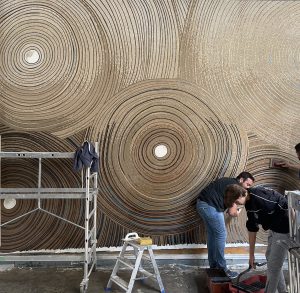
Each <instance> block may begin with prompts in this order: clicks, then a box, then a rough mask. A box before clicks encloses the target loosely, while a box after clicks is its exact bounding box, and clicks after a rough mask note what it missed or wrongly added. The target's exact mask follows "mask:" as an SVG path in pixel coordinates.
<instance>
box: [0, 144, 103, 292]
mask: <svg viewBox="0 0 300 293" xmlns="http://www.w3.org/2000/svg"><path fill="white" fill-rule="evenodd" d="M98 148H99V145H98V143H95V149H96V152H97V153H98V154H99V150H98ZM0 150H1V149H0ZM74 155H75V153H74V152H1V151H0V169H1V158H10V159H19V158H22V159H24V158H28V159H38V160H39V167H38V183H37V188H1V185H0V199H4V200H5V199H36V200H37V201H38V204H37V208H35V209H33V210H31V211H29V212H27V213H24V214H23V215H20V216H18V217H15V218H14V219H11V220H9V221H7V222H4V223H2V222H1V205H0V247H1V228H2V227H3V226H5V225H7V224H9V223H11V222H13V221H16V220H18V219H20V218H22V217H24V216H26V215H29V214H31V213H34V212H36V211H42V212H45V213H47V214H49V215H51V216H53V217H56V218H58V219H60V220H63V221H65V222H67V223H69V224H72V225H75V226H76V227H78V228H81V229H84V257H83V259H82V258H81V259H82V260H83V272H84V276H83V280H82V282H81V283H80V292H81V293H85V292H87V288H88V282H89V276H90V274H91V272H92V271H95V270H96V265H97V255H96V245H97V237H96V234H97V228H96V223H97V194H98V187H97V184H98V183H97V181H98V173H97V172H95V173H91V169H90V168H89V167H88V168H84V170H82V176H81V178H82V186H81V188H42V184H41V180H42V159H74ZM0 172H1V171H0ZM0 182H1V173H0ZM42 199H84V202H85V203H84V210H85V215H84V226H81V225H79V224H77V223H74V222H72V221H69V220H67V219H65V218H63V217H60V216H58V215H56V214H54V213H52V212H50V211H47V210H46V209H43V208H42V207H41V200H42ZM5 259H6V260H9V254H8V255H6V256H5ZM26 260H30V256H29V258H28V257H26Z"/></svg>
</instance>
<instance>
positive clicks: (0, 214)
mask: <svg viewBox="0 0 300 293" xmlns="http://www.w3.org/2000/svg"><path fill="white" fill-rule="evenodd" d="M0 152H1V135H0ZM1 167H2V166H1V158H0V188H1V181H2V174H1V169H2V168H1ZM1 206H2V200H1V199H0V247H1V245H2V242H1V241H2V239H1V235H2V231H1V217H2V210H1V208H2V207H1Z"/></svg>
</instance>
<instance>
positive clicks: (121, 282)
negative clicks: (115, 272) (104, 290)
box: [110, 276, 128, 290]
mask: <svg viewBox="0 0 300 293" xmlns="http://www.w3.org/2000/svg"><path fill="white" fill-rule="evenodd" d="M110 279H111V281H112V282H114V283H116V284H117V285H118V286H120V287H121V288H122V289H124V290H127V289H128V283H127V282H126V281H124V280H123V279H121V278H120V277H119V276H111V277H110Z"/></svg>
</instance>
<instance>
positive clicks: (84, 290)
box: [80, 284, 87, 293]
mask: <svg viewBox="0 0 300 293" xmlns="http://www.w3.org/2000/svg"><path fill="white" fill-rule="evenodd" d="M86 292H87V285H86V284H84V285H80V293H86Z"/></svg>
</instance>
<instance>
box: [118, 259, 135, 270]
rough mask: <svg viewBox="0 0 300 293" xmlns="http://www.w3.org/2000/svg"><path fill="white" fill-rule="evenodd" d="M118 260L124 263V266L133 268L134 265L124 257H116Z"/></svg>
mask: <svg viewBox="0 0 300 293" xmlns="http://www.w3.org/2000/svg"><path fill="white" fill-rule="evenodd" d="M118 261H119V262H121V263H122V264H124V265H125V266H127V267H129V268H131V269H134V265H133V264H132V263H131V262H130V260H128V259H126V258H124V257H118Z"/></svg>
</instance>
